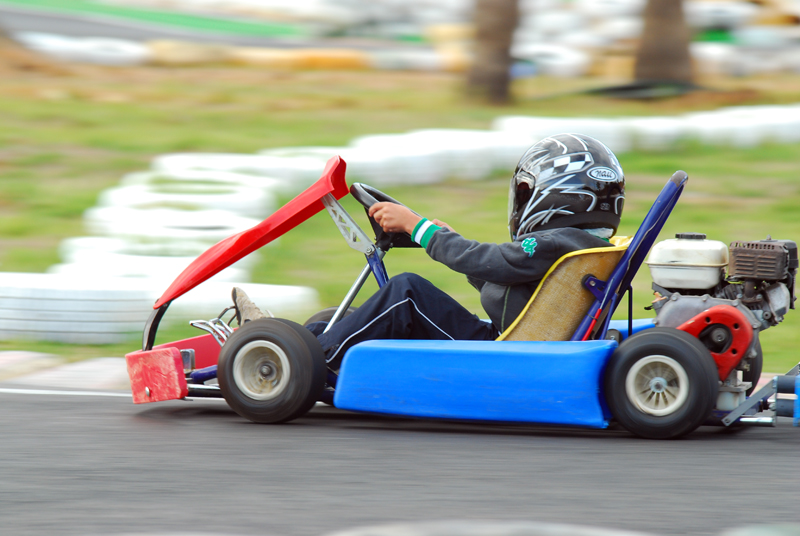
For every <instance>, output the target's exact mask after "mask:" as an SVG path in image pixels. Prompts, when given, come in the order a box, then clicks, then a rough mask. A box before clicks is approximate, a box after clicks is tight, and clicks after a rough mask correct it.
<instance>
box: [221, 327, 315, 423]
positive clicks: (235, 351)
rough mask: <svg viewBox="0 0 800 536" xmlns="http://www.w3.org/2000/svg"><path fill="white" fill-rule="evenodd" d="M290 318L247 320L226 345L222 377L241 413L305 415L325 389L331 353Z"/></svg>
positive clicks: (268, 419) (270, 417) (261, 418)
mask: <svg viewBox="0 0 800 536" xmlns="http://www.w3.org/2000/svg"><path fill="white" fill-rule="evenodd" d="M301 330H302V331H301ZM304 332H308V330H307V329H305V328H304V327H303V326H301V325H299V324H296V323H294V322H291V321H290V320H283V319H275V318H261V319H258V320H253V321H250V322H246V323H245V325H244V326H242V327H241V328H239V329H238V330H236V331H235V332H234V333H233V335H231V336H230V337H229V338H228V340H227V341H226V342H225V344H224V345H223V347H222V350H221V351H220V355H219V363H218V369H217V377H218V380H219V387H220V390H221V391H222V395H223V396H224V397H225V400H226V401H227V402H228V405H230V406H231V408H233V410H234V411H236V413H238V414H239V415H241V416H242V417H244V418H246V419H249V420H251V421H253V422H258V423H265V424H268V423H281V422H287V421H291V420H292V419H296V418H298V417H300V416H301V415H303V414H305V413H306V412H307V411H308V410H309V409H311V407H312V406H313V405H314V403H315V402H316V401H317V400H319V398H320V396H321V395H322V390H323V389H324V388H325V375H326V366H325V357H324V355H323V353H322V348H321V347H320V346H319V342H317V339H316V337H314V336H313V335H311V333H308V337H306V336H304Z"/></svg>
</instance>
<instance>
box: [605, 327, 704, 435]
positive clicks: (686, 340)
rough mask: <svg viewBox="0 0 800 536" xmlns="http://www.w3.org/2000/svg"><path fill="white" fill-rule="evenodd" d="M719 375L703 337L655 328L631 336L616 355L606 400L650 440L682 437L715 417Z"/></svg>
mask: <svg viewBox="0 0 800 536" xmlns="http://www.w3.org/2000/svg"><path fill="white" fill-rule="evenodd" d="M718 378H719V373H718V372H717V367H716V365H715V363H714V360H713V358H712V357H711V354H710V353H709V351H708V349H707V348H706V347H705V346H703V344H702V343H701V342H700V341H699V340H697V339H696V338H694V337H692V336H691V335H689V334H688V333H685V332H683V331H680V330H677V329H674V328H650V329H648V330H645V331H642V332H639V333H637V334H636V335H633V336H632V337H629V338H628V339H626V340H625V341H624V342H623V343H622V344H621V345H620V346H619V348H618V349H617V351H616V352H614V355H613V356H611V359H610V360H609V362H608V366H607V367H606V373H605V395H606V401H607V402H608V407H609V409H610V410H611V414H612V415H613V416H614V418H615V419H616V420H617V421H618V422H619V424H621V425H622V426H623V427H624V428H625V429H626V430H628V431H629V432H631V433H634V434H636V435H638V436H640V437H644V438H648V439H671V438H676V437H680V436H683V435H685V434H688V433H689V432H692V431H693V430H695V429H696V428H697V427H698V426H700V425H701V424H703V422H705V421H706V419H707V418H708V417H709V416H710V415H711V411H712V410H713V409H714V406H715V404H716V401H717V392H718V391H719V380H718Z"/></svg>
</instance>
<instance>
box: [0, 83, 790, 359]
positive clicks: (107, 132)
mask: <svg viewBox="0 0 800 536" xmlns="http://www.w3.org/2000/svg"><path fill="white" fill-rule="evenodd" d="M736 83H737V84H739V85H738V86H734V85H731V84H732V83H731V82H728V86H727V87H726V89H727V90H729V91H726V92H705V93H700V94H693V95H690V96H686V97H681V98H676V99H668V100H664V101H655V102H649V103H646V102H628V101H617V100H612V99H606V98H603V97H598V96H587V95H581V94H576V93H575V90H577V89H580V88H581V87H589V86H597V85H600V83H599V82H598V81H592V80H588V81H563V80H547V79H533V80H529V81H525V82H522V83H520V84H518V86H517V87H516V91H517V95H518V100H517V103H516V104H514V105H512V106H510V107H507V108H497V107H492V106H485V105H481V104H478V103H475V102H472V101H469V100H466V99H464V98H462V92H461V87H460V80H459V78H458V77H456V76H455V75H445V74H413V73H386V74H376V73H331V72H306V73H280V72H266V71H258V70H252V69H173V70H158V69H130V70H129V69H100V68H80V69H78V68H75V69H74V70H73V71H72V72H71V73H69V74H67V75H65V76H46V75H41V74H36V73H28V74H23V75H16V76H11V77H8V76H6V77H0V126H2V128H0V270H3V271H31V272H41V271H44V270H46V269H47V267H48V266H50V265H52V264H55V263H56V262H58V260H59V259H58V255H57V247H58V244H59V242H60V241H61V240H62V239H64V238H67V237H72V236H80V235H82V234H84V233H85V231H84V229H83V223H82V214H83V212H84V211H85V210H86V209H87V208H89V207H92V206H94V204H95V203H96V200H97V196H98V194H99V193H100V192H101V191H102V190H104V189H106V188H109V187H111V186H114V185H116V184H118V183H119V180H120V178H121V177H122V176H123V175H124V174H125V173H130V172H134V171H141V170H144V169H146V168H147V167H149V163H150V160H151V159H152V158H153V157H154V156H157V155H159V154H163V153H167V152H173V151H213V152H245V153H252V152H255V151H257V150H260V149H264V148H269V147H289V146H303V145H334V146H336V145H345V144H347V143H349V141H350V140H351V139H353V138H354V137H356V136H359V135H365V134H374V133H381V132H403V131H407V130H410V129H414V128H429V127H445V128H446V127H461V128H488V127H489V125H490V123H491V120H492V119H493V118H495V117H497V116H498V115H501V114H509V115H510V114H526V115H550V116H553V115H570V116H579V115H603V116H615V115H648V114H659V115H664V114H667V115H668V114H678V113H683V112H687V111H693V110H701V109H712V108H715V107H717V106H719V105H731V104H759V103H773V102H791V101H792V99H793V98H794V96H795V95H796V94H797V88H798V87H800V79H798V78H797V77H788V78H783V79H780V80H772V81H770V80H766V79H751V80H739V81H736ZM750 87H754V88H757V90H750V89H748V88H750ZM546 95H556V96H553V97H552V98H549V99H544V100H543V99H541V97H543V96H546ZM221 96H223V97H224V98H221ZM599 111H601V112H602V114H600V113H598V112H599ZM798 155H800V145H788V146H767V147H760V148H757V149H747V150H743V149H728V148H712V147H702V146H698V145H693V144H686V145H684V146H681V147H679V148H677V149H676V150H675V151H671V152H669V153H627V154H622V155H620V159H621V161H622V163H623V166H624V168H625V170H626V176H627V179H628V191H627V202H626V206H625V215H624V217H623V222H622V228H621V232H622V233H625V234H628V233H632V232H634V231H635V229H636V227H637V226H638V223H639V222H640V221H641V219H642V217H643V215H644V213H645V212H646V210H647V209H648V208H649V205H650V203H651V202H652V200H653V199H654V198H655V196H656V195H657V193H658V191H659V190H660V189H661V187H662V186H663V184H664V183H665V182H666V180H667V178H668V177H669V176H670V175H671V174H672V173H673V172H674V171H675V170H676V169H684V170H686V171H687V172H688V173H689V176H690V182H689V186H688V188H687V190H686V192H685V194H684V196H683V198H682V200H681V202H680V203H679V204H678V206H677V208H676V210H675V212H674V213H673V216H672V217H671V219H670V220H669V221H668V222H667V225H666V227H665V230H664V232H663V234H662V238H669V237H671V236H673V235H674V233H676V232H685V231H699V232H705V233H706V234H708V236H709V238H713V239H718V240H722V241H723V242H726V243H727V242H730V241H732V240H735V239H742V240H758V239H761V238H764V237H766V235H767V234H771V235H772V236H773V237H776V238H789V239H797V238H798V236H797V235H798V230H799V229H800V226H799V225H798V223H800V222H799V221H798V220H800V211H798V210H797V208H796V207H797V206H798V205H799V204H800V181H798V177H799V176H800V162H798V158H797V157H798ZM511 171H512V170H510V169H509V170H508V172H505V173H500V174H498V175H497V176H495V177H492V178H489V179H486V180H483V181H477V182H465V181H459V180H457V179H453V180H450V181H448V182H445V183H442V184H437V185H431V186H425V187H421V186H416V187H410V186H409V187H392V188H386V192H387V193H389V194H390V195H392V196H394V197H396V198H397V199H400V200H401V201H403V202H405V203H406V204H408V205H409V206H411V207H412V208H414V209H416V210H417V211H419V212H420V213H422V214H424V215H428V216H431V217H436V218H439V219H442V220H444V221H447V222H448V223H450V224H451V225H453V226H454V227H455V228H456V229H457V230H458V231H459V232H461V233H462V234H464V235H465V236H468V237H471V238H475V239H478V240H482V241H493V242H500V241H504V240H507V230H506V227H505V210H506V193H507V188H508V186H507V180H508V177H510V174H511ZM282 201H286V199H284V200H282ZM343 203H344V205H345V207H346V208H347V209H348V210H349V211H351V213H352V214H353V215H354V216H355V217H356V218H363V216H362V214H363V211H362V210H361V208H360V207H359V206H357V205H356V203H355V202H354V201H353V200H352V199H349V198H345V199H344V200H343ZM360 221H362V222H364V226H365V227H366V225H367V224H366V219H361V220H360ZM386 262H387V267H388V269H389V271H390V274H397V273H400V272H403V271H413V272H418V273H421V274H423V275H424V276H426V277H428V278H429V279H431V280H432V281H433V282H434V283H435V284H437V285H438V286H440V287H441V288H443V289H444V290H445V291H447V292H449V293H450V294H452V295H453V296H454V297H456V299H458V300H459V301H460V302H461V303H463V304H464V305H465V306H467V307H468V308H470V309H471V310H474V311H475V312H477V313H479V314H483V313H482V311H481V309H480V305H479V301H478V296H477V293H475V292H474V290H473V289H472V288H471V287H470V286H469V285H468V284H467V283H466V281H465V279H464V278H463V277H461V276H459V275H455V274H453V273H452V272H450V271H449V270H448V269H446V268H444V267H443V266H441V265H438V264H436V263H434V262H433V261H431V260H430V259H429V258H428V257H427V256H426V255H425V254H424V253H423V252H422V251H420V250H418V249H414V250H396V251H392V252H391V253H390V254H389V256H388V257H387V259H386ZM363 264H364V260H363V257H361V256H360V255H359V254H357V253H356V252H354V251H353V250H351V249H349V248H348V247H347V246H346V245H345V243H344V241H343V240H342V238H341V236H340V235H339V233H338V231H337V230H336V227H335V226H334V225H333V224H332V223H331V222H330V220H329V218H328V216H327V214H320V215H317V216H315V217H314V218H312V219H311V221H309V222H307V223H306V224H304V225H302V226H300V227H298V228H297V229H295V230H293V231H291V232H290V233H288V234H287V235H286V236H285V237H283V239H281V240H280V241H279V242H278V243H277V244H274V245H271V246H269V247H267V248H264V249H263V250H262V251H261V252H260V253H259V262H258V265H257V266H256V269H255V272H254V279H255V281H257V282H269V283H276V284H303V285H310V286H313V287H314V288H316V289H317V290H318V291H319V294H320V297H321V301H322V304H323V305H333V304H336V303H337V302H338V300H340V299H341V298H342V296H343V295H344V293H345V292H346V290H347V289H348V288H349V286H350V284H351V283H352V281H353V280H354V279H355V277H356V275H357V274H358V272H359V271H360V270H361V268H362V266H363ZM374 288H375V285H374V283H372V282H370V283H369V284H368V287H367V288H366V289H365V291H364V292H363V293H362V296H360V297H359V301H360V300H363V297H365V296H368V295H369V294H370V293H371V292H372V291H373V290H374ZM634 289H635V292H634V296H635V310H636V311H637V316H646V315H649V313H647V312H645V311H643V310H642V309H643V307H644V306H645V305H647V304H648V303H649V301H650V300H651V295H652V292H651V290H650V280H649V274H648V272H647V269H646V268H643V269H642V270H641V272H640V274H639V276H637V278H636V280H635V281H634ZM264 306H265V307H268V306H269V304H264ZM313 312H314V311H308V312H306V313H303V314H302V315H298V317H297V318H294V320H298V321H303V320H304V319H305V316H304V315H306V314H307V315H310V314H311V313H313ZM799 322H800V320H798V319H797V318H796V314H795V312H794V311H792V312H791V314H789V315H787V320H786V321H785V322H784V323H783V324H781V325H780V326H778V327H777V328H774V329H770V330H768V331H766V332H765V333H764V334H763V337H762V343H763V347H764V352H765V359H766V365H765V367H766V370H772V371H782V370H784V369H788V368H789V367H790V366H791V365H792V364H794V363H795V362H796V361H797V357H796V354H795V348H797V347H798V343H800V330H798V327H799V324H798V323H799ZM196 334H199V332H197V331H196V330H193V329H191V328H188V327H182V326H176V327H171V328H168V329H166V330H163V331H162V332H161V333H160V337H159V341H158V342H166V341H168V340H174V339H177V338H181V337H184V336H191V335H196ZM137 344H138V343H137V340H136V338H135V337H134V338H132V340H131V342H130V343H127V344H120V345H110V346H100V347H92V346H69V345H55V344H44V343H35V342H25V341H13V342H2V343H0V349H27V350H37V351H46V352H50V353H55V354H60V355H65V356H67V357H68V358H70V359H80V358H85V357H92V356H99V355H122V354H124V353H125V352H127V351H131V350H133V349H136V347H137Z"/></svg>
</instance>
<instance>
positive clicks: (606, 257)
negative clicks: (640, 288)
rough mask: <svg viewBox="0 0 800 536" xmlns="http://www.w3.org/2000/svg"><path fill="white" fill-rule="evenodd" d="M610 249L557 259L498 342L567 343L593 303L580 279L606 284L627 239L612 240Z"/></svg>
mask: <svg viewBox="0 0 800 536" xmlns="http://www.w3.org/2000/svg"><path fill="white" fill-rule="evenodd" d="M612 243H613V244H615V246H613V247H607V248H593V249H582V250H580V251H574V252H572V253H568V254H566V255H564V256H563V257H561V258H560V259H558V261H556V263H555V264H553V266H551V267H550V270H549V271H548V272H547V273H546V274H545V276H544V278H542V282H541V283H539V286H538V287H537V288H536V291H535V292H534V293H533V296H531V299H530V300H528V303H527V305H526V306H525V308H524V309H523V310H522V312H521V313H520V314H519V316H518V317H517V318H516V320H514V322H513V323H512V324H511V325H510V326H509V327H508V329H506V330H505V331H504V332H503V333H502V334H501V335H500V336H499V337H498V338H497V340H498V341H568V340H570V338H572V334H573V333H575V330H576V329H578V326H579V325H580V323H581V321H582V320H583V317H584V316H585V315H586V313H587V312H588V311H589V307H590V306H591V305H592V302H594V295H593V294H592V293H591V292H589V290H588V289H586V288H585V287H584V286H583V284H582V281H583V278H584V276H586V275H589V274H591V275H593V276H594V277H596V278H597V279H599V280H601V281H607V280H608V278H609V277H610V276H611V272H612V271H613V270H614V268H615V267H616V266H617V264H618V263H619V260H620V258H621V257H622V254H623V253H624V252H625V250H626V249H627V244H628V243H629V240H626V239H625V238H624V237H622V238H618V239H616V240H614V239H612Z"/></svg>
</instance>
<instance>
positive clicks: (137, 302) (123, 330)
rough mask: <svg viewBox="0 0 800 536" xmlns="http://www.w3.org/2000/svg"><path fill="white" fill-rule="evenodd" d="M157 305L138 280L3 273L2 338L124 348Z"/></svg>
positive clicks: (0, 302) (0, 297)
mask: <svg viewBox="0 0 800 536" xmlns="http://www.w3.org/2000/svg"><path fill="white" fill-rule="evenodd" d="M154 299H155V298H154V292H153V291H152V290H150V289H149V287H148V286H147V285H146V284H145V283H143V282H142V281H141V280H137V279H125V280H120V279H116V278H98V277H73V276H70V277H67V276H62V275H57V274H17V273H3V274H2V277H0V319H2V322H0V326H2V327H0V338H2V339H4V340H10V339H28V340H45V341H53V342H62V343H80V344H111V343H118V342H123V341H125V340H130V339H131V338H133V337H134V334H135V333H136V332H141V329H142V326H143V325H144V322H145V321H146V320H147V317H148V315H149V314H150V309H151V308H152V306H153V300H154Z"/></svg>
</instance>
